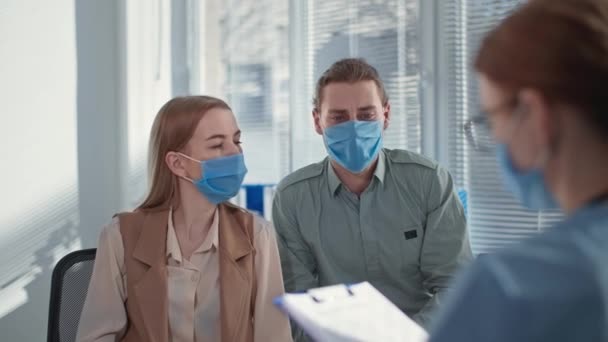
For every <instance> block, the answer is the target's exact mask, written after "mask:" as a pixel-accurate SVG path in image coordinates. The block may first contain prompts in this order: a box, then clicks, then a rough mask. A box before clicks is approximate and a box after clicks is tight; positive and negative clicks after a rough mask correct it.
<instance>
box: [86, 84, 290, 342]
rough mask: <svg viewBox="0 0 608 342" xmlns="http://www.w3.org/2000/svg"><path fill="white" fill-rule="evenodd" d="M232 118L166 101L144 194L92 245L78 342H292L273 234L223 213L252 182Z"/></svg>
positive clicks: (241, 215)
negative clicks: (247, 180)
mask: <svg viewBox="0 0 608 342" xmlns="http://www.w3.org/2000/svg"><path fill="white" fill-rule="evenodd" d="M240 135H241V132H240V130H239V128H238V126H237V123H236V119H235V117H234V115H233V113H232V111H231V109H230V107H229V106H228V105H227V104H226V103H225V102H223V101H222V100H219V99H216V98H212V97H207V96H188V97H179V98H175V99H172V100H171V101H169V102H168V103H167V104H165V105H164V106H163V107H162V108H161V110H160V111H159V113H158V115H157V116H156V119H155V121H154V125H153V127H152V134H151V139H150V152H151V153H150V167H151V187H150V191H149V193H148V196H147V198H146V199H145V200H144V202H143V203H142V204H141V205H140V206H139V207H138V208H137V209H136V210H135V211H133V212H130V213H123V214H118V215H116V217H115V218H114V220H113V221H112V223H111V224H110V225H108V226H106V227H105V228H104V229H103V231H102V233H101V237H100V240H99V247H98V249H97V258H96V260H95V268H94V270H93V276H92V278H91V283H90V285H89V292H88V294H87V299H86V303H85V305H84V309H83V312H82V316H81V321H80V326H79V331H78V341H158V342H168V341H172V342H182V341H196V342H202V341H223V342H237V341H238V342H240V341H242V342H252V341H254V342H267V341H291V337H290V328H289V322H288V320H287V319H286V318H285V317H284V316H283V315H282V314H281V313H280V312H279V311H278V310H277V309H275V308H274V307H273V304H272V299H273V298H274V297H275V296H278V295H281V294H282V293H283V282H282V276H281V268H280V261H279V255H278V250H277V246H276V239H275V236H274V231H273V228H272V226H271V224H270V223H268V222H266V221H264V220H263V219H262V218H260V217H258V216H254V215H252V214H251V213H249V212H247V211H245V210H243V209H241V208H238V207H236V206H233V205H231V204H228V203H227V200H228V199H230V198H231V197H233V196H234V195H236V193H237V192H238V190H239V188H240V186H241V183H242V181H243V178H244V177H245V174H246V172H247V168H246V167H245V164H244V158H243V154H242V148H241V141H240Z"/></svg>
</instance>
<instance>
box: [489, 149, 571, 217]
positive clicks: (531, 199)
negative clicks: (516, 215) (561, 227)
mask: <svg viewBox="0 0 608 342" xmlns="http://www.w3.org/2000/svg"><path fill="white" fill-rule="evenodd" d="M496 152H497V157H498V163H499V165H500V169H501V171H502V175H503V179H504V181H505V185H506V187H507V188H508V189H509V190H510V191H511V192H512V193H513V194H514V195H515V196H516V197H517V199H519V201H520V202H521V203H522V204H523V205H524V206H525V207H527V208H529V209H532V210H545V209H557V208H558V207H559V206H558V204H557V202H556V201H555V198H554V197H553V195H552V194H551V192H549V189H548V188H547V184H546V182H545V179H544V177H543V172H542V170H539V169H533V170H529V171H520V170H517V168H516V167H515V165H514V164H513V159H512V158H511V155H510V154H509V148H508V147H507V145H506V144H498V145H497V148H496Z"/></svg>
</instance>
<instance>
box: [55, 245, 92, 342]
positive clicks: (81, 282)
mask: <svg viewBox="0 0 608 342" xmlns="http://www.w3.org/2000/svg"><path fill="white" fill-rule="evenodd" d="M95 253H96V249H95V248H92V249H83V250H80V251H76V252H72V253H70V254H68V255H66V256H64V257H63V258H62V259H61V260H59V262H58V263H57V265H56V266H55V269H54V270H53V278H52V280H51V301H50V304H49V324H48V330H47V341H48V342H74V341H76V333H77V332H78V323H79V322H80V313H81V312H82V306H83V305H84V301H85V299H86V297H87V291H88V289H89V281H90V279H91V274H92V273H93V265H94V263H95Z"/></svg>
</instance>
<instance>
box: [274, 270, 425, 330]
mask: <svg viewBox="0 0 608 342" xmlns="http://www.w3.org/2000/svg"><path fill="white" fill-rule="evenodd" d="M275 303H276V305H277V306H279V307H280V308H281V309H282V310H283V311H284V312H286V313H287V314H288V315H289V316H290V317H291V318H292V320H294V321H295V322H296V323H297V324H298V325H300V327H302V329H304V331H305V332H306V333H307V334H308V335H310V336H311V337H312V338H314V339H315V340H316V341H319V342H329V341H331V342H334V341H335V342H342V341H344V342H346V341H348V342H351V341H358V342H359V341H360V342H368V341H369V342H375V341H382V342H391V341H402V342H425V341H427V340H428V334H427V332H426V331H425V330H424V329H423V328H422V327H420V326H419V325H418V324H417V323H416V322H414V321H413V320H412V319H410V318H409V317H407V316H406V315H405V314H404V313H403V312H401V310H399V308H397V307H396V306H395V305H394V304H393V303H391V302H390V301H389V300H388V299H387V298H386V297H384V296H383V295H382V294H381V293H380V292H379V291H378V290H376V289H375V288H374V287H373V286H372V285H371V284H370V283H368V282H363V283H359V284H355V285H350V286H346V285H335V286H328V287H321V288H318V289H312V290H309V291H308V292H307V293H301V294H285V295H284V296H282V297H280V298H277V299H276V300H275Z"/></svg>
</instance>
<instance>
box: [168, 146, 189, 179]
mask: <svg viewBox="0 0 608 342" xmlns="http://www.w3.org/2000/svg"><path fill="white" fill-rule="evenodd" d="M165 163H166V164H167V167H168V168H169V170H171V172H172V173H173V174H174V175H176V176H178V177H181V178H189V177H188V172H187V171H186V166H185V165H184V158H183V157H181V156H180V155H179V153H177V152H167V154H166V155H165Z"/></svg>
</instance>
